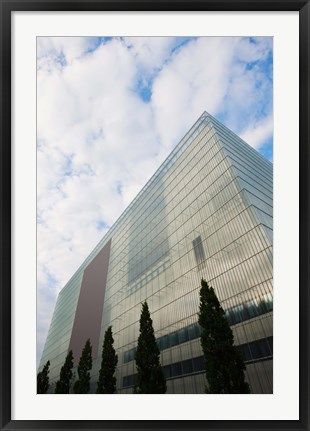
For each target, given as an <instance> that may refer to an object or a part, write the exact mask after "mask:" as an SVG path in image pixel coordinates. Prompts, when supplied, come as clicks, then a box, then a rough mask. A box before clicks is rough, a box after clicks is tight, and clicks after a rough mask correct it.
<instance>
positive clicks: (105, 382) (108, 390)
mask: <svg viewBox="0 0 310 431" xmlns="http://www.w3.org/2000/svg"><path fill="white" fill-rule="evenodd" d="M113 343H114V339H113V335H112V326H109V327H108V329H107V330H106V332H105V334H104V340H103V346H102V361H101V368H100V371H99V380H98V385H97V394H114V392H115V391H116V377H115V376H114V373H115V368H116V365H117V360H118V359H117V354H116V353H115V349H114V347H113Z"/></svg>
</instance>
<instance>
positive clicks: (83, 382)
mask: <svg viewBox="0 0 310 431" xmlns="http://www.w3.org/2000/svg"><path fill="white" fill-rule="evenodd" d="M91 354H92V346H91V343H90V339H88V340H87V341H86V343H85V347H84V349H83V351H82V355H81V357H80V361H79V365H78V369H77V372H78V376H79V378H78V380H77V381H76V382H75V383H74V386H73V391H74V393H75V394H87V393H88V392H89V388H90V383H89V382H90V373H89V371H90V370H91V368H92V363H93V362H92V356H91Z"/></svg>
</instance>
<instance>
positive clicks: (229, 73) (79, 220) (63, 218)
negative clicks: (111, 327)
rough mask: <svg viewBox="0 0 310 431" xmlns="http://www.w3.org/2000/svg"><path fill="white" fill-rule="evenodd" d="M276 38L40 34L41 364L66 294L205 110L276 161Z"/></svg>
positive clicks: (39, 280) (38, 177) (38, 243)
mask: <svg viewBox="0 0 310 431" xmlns="http://www.w3.org/2000/svg"><path fill="white" fill-rule="evenodd" d="M272 95H273V42H272V38H270V37H197V38H196V37H188V38H185V37H112V38H111V37H38V38H37V364H39V361H40V358H41V355H42V350H43V347H44V343H45V340H46V336H47V332H48V328H49V325H50V322H51V318H52V314H53V310H54V306H55V303H56V299H57V295H58V293H59V292H60V290H61V289H62V288H63V287H64V285H65V284H66V282H67V281H68V280H69V279H70V277H71V276H72V275H73V274H74V272H75V271H76V270H77V268H78V267H79V266H80V265H81V263H82V262H83V261H84V259H85V258H86V257H87V256H88V255H89V253H90V252H91V251H92V249H93V248H94V247H95V245H96V244H97V243H98V242H99V240H100V239H101V238H102V237H103V235H104V234H105V233H106V232H107V230H108V229H109V227H111V226H112V225H113V223H114V222H115V221H116V220H117V218H118V217H119V216H120V215H121V213H122V212H123V211H124V210H125V209H126V207H127V206H128V205H129V204H130V202H131V201H132V200H133V198H134V197H135V196H136V195H137V193H138V192H139V191H140V190H141V188H142V187H143V186H144V185H145V183H146V182H147V181H148V179H149V178H150V177H151V176H152V175H153V174H154V173H155V171H156V169H157V168H158V167H159V166H160V165H161V163H162V162H163V161H164V160H165V158H166V157H167V156H168V155H169V153H170V152H171V151H172V149H173V148H174V147H175V145H176V144H177V143H178V142H179V141H180V140H181V138H182V137H183V136H184V134H185V133H186V132H187V130H188V129H189V128H190V127H191V126H192V125H193V124H194V122H195V121H196V120H197V119H198V117H199V116H200V115H201V114H202V113H203V112H204V111H207V112H209V113H210V114H211V115H213V116H214V117H216V118H217V119H218V120H220V121H222V122H223V123H224V124H225V125H226V126H227V127H229V128H230V129H231V130H233V131H234V132H235V133H237V134H238V135H239V136H240V137H241V138H243V139H244V140H245V141H246V142H248V143H249V144H250V145H251V146H252V147H254V148H255V149H257V150H258V151H259V152H260V153H261V154H263V155H264V156H265V157H266V158H268V159H269V160H271V161H272V160H273V100H272Z"/></svg>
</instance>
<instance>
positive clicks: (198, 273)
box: [33, 33, 277, 399]
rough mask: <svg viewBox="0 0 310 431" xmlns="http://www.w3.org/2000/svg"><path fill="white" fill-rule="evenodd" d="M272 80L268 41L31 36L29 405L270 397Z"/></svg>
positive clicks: (262, 38) (268, 38) (271, 52)
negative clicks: (47, 400)
mask: <svg viewBox="0 0 310 431" xmlns="http://www.w3.org/2000/svg"><path fill="white" fill-rule="evenodd" d="M273 67H274V39H273V37H272V36H267V35H266V36H259V35H255V34H253V35H252V36H186V37H185V36H126V35H119V36H115V35H111V36H102V37H101V36H85V35H81V36H52V35H49V36H48V35H47V36H44V35H43V34H42V33H41V34H40V35H38V36H37V37H36V217H37V219H36V299H37V303H36V310H37V313H36V314H37V315H36V360H37V363H36V372H35V373H33V376H34V378H35V377H36V389H37V394H38V395H41V394H44V395H49V394H50V395H51V394H54V395H56V394H67V395H72V396H75V395H76V394H93V395H96V394H97V395H99V394H115V395H125V396H126V395H127V397H128V395H129V394H132V396H135V394H162V395H163V396H165V394H167V395H169V394H170V395H173V394H178V395H182V394H184V395H185V394H187V395H193V396H195V395H202V394H204V396H205V397H206V399H207V397H208V396H209V395H210V394H219V395H227V394H246V395H249V396H251V395H252V394H260V395H272V394H273V393H274V386H273V371H274V370H273V296H274V295H273V158H274V149H273V142H274V101H273V99H274V96H273V94H274V77H273V73H274V71H273ZM275 309H277V302H275ZM275 342H276V334H275ZM193 399H195V397H194V398H193Z"/></svg>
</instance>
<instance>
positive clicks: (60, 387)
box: [55, 350, 73, 394]
mask: <svg viewBox="0 0 310 431" xmlns="http://www.w3.org/2000/svg"><path fill="white" fill-rule="evenodd" d="M72 368H73V353H72V350H70V352H69V353H68V354H67V356H66V360H65V363H64V364H63V366H62V367H61V370H60V376H59V380H58V381H57V382H56V387H55V394H69V392H70V382H71V379H72V375H73V374H72Z"/></svg>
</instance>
